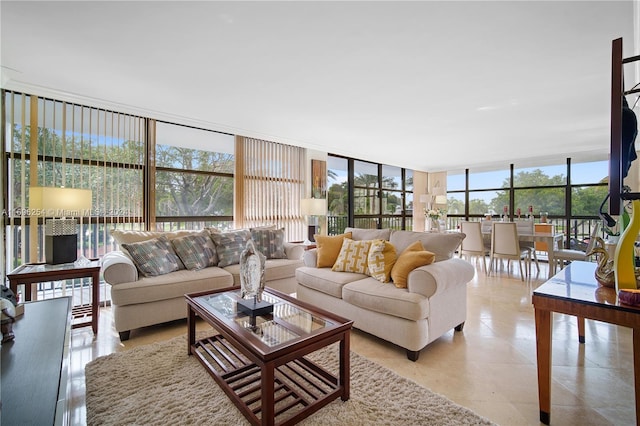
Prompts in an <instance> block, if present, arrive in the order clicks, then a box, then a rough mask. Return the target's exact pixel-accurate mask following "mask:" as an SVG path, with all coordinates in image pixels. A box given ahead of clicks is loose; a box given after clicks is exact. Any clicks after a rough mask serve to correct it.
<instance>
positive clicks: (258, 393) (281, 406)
mask: <svg viewBox="0 0 640 426" xmlns="http://www.w3.org/2000/svg"><path fill="white" fill-rule="evenodd" d="M185 298H186V301H187V305H188V313H189V315H188V320H187V321H188V322H187V324H188V329H189V345H188V351H189V354H190V355H195V356H196V357H197V358H198V359H199V360H200V362H201V363H202V365H203V366H204V367H205V369H206V370H207V371H208V372H209V374H211V376H212V377H213V378H214V379H215V380H216V382H218V384H219V385H220V387H221V388H222V389H223V390H224V391H225V392H226V393H227V395H228V396H229V398H230V399H231V401H233V403H234V404H235V405H236V406H237V407H238V409H239V410H240V411H242V413H243V414H244V415H245V417H246V418H247V419H248V420H249V422H251V423H252V424H254V425H260V424H262V425H274V424H279V425H292V424H295V423H297V422H299V421H300V420H302V419H304V418H306V417H308V416H309V415H311V414H312V413H314V412H316V411H318V410H319V409H320V408H322V407H324V406H325V405H327V404H328V403H330V402H331V401H333V400H335V399H337V398H338V397H340V398H341V399H342V400H343V401H346V400H348V399H349V365H350V364H349V333H350V331H351V326H352V324H353V322H352V321H349V320H346V319H344V318H341V317H339V316H336V315H333V314H331V313H329V312H325V311H322V310H320V309H317V308H314V307H312V306H310V305H308V304H306V303H303V302H301V301H298V300H296V299H295V298H292V297H290V296H287V295H285V294H283V293H280V292H277V291H275V290H272V289H266V290H265V292H264V293H263V300H266V301H268V302H271V303H273V304H274V309H273V314H269V315H264V316H258V317H256V318H255V324H256V326H255V327H252V326H251V325H250V323H251V321H250V318H249V317H248V316H247V315H245V314H243V313H239V312H238V311H237V308H236V302H237V300H238V299H239V298H240V289H239V287H235V288H233V289H231V290H229V289H224V290H220V291H214V292H205V293H194V294H188V295H186V296H185ZM196 316H199V317H201V318H202V319H204V320H205V321H206V322H207V323H209V324H210V325H212V326H213V327H214V328H215V329H216V330H217V331H218V333H219V334H217V335H215V336H212V337H207V338H204V339H200V340H196V328H195V323H196ZM336 342H339V347H340V349H339V363H338V364H339V365H337V366H336V367H337V371H338V374H337V375H334V374H332V373H331V372H329V371H327V370H325V369H324V368H321V367H320V366H318V365H316V364H315V363H314V362H312V361H311V360H309V359H308V358H306V357H305V355H308V354H310V353H312V352H315V351H317V350H319V349H322V348H324V347H326V346H329V345H331V344H332V343H336Z"/></svg>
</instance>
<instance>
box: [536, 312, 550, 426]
mask: <svg viewBox="0 0 640 426" xmlns="http://www.w3.org/2000/svg"><path fill="white" fill-rule="evenodd" d="M535 317H536V354H537V360H538V401H539V405H540V421H541V422H542V423H544V424H546V425H548V424H549V421H550V420H551V311H545V310H541V309H535Z"/></svg>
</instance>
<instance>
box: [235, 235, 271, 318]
mask: <svg viewBox="0 0 640 426" xmlns="http://www.w3.org/2000/svg"><path fill="white" fill-rule="evenodd" d="M266 260H267V258H266V256H265V255H264V254H262V253H260V251H259V250H257V249H256V246H255V244H254V242H253V240H249V241H247V245H246V248H245V249H244V250H243V251H242V254H241V255H240V297H241V299H240V300H239V301H238V306H237V307H238V311H240V312H243V313H245V314H247V315H249V317H251V319H250V323H251V325H252V327H255V325H256V322H255V318H256V316H259V315H267V314H270V313H271V312H273V304H272V303H268V302H265V301H263V300H262V292H263V291H264V263H265V261H266Z"/></svg>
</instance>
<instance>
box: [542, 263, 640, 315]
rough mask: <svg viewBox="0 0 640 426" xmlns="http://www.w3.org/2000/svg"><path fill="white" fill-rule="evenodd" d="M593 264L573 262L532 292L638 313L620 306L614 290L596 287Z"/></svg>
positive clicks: (625, 306)
mask: <svg viewBox="0 0 640 426" xmlns="http://www.w3.org/2000/svg"><path fill="white" fill-rule="evenodd" d="M597 266H598V265H597V264H595V263H593V262H583V261H574V262H571V264H569V265H568V266H567V267H566V268H564V269H562V270H561V271H560V272H558V273H557V274H556V275H554V276H553V277H551V278H550V279H549V281H547V282H545V283H544V284H542V285H541V286H540V287H538V288H537V289H535V290H534V291H533V294H534V295H537V296H542V297H551V298H556V299H563V300H568V301H572V302H578V303H584V304H597V305H606V306H608V307H610V308H612V309H618V310H626V311H636V312H637V311H638V310H639V309H640V308H639V307H636V306H630V305H625V304H620V302H619V301H618V297H617V295H616V290H615V289H614V288H608V287H603V286H601V285H598V282H597V281H596V279H595V275H594V273H595V270H596V267H597Z"/></svg>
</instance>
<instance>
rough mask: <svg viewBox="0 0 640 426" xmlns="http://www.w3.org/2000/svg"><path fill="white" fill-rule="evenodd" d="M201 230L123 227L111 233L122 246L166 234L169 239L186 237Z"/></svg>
mask: <svg viewBox="0 0 640 426" xmlns="http://www.w3.org/2000/svg"><path fill="white" fill-rule="evenodd" d="M198 232H199V231H193V230H180V231H131V230H129V231H123V230H121V229H112V230H111V231H110V232H109V233H110V234H111V236H112V237H113V239H114V240H115V242H116V243H118V244H119V245H120V246H122V244H128V243H139V242H141V241H148V240H151V239H153V238H158V237H159V236H161V235H164V236H165V237H167V238H168V239H169V241H171V240H173V239H174V238H180V237H184V236H185V235H192V234H196V233H198Z"/></svg>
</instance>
